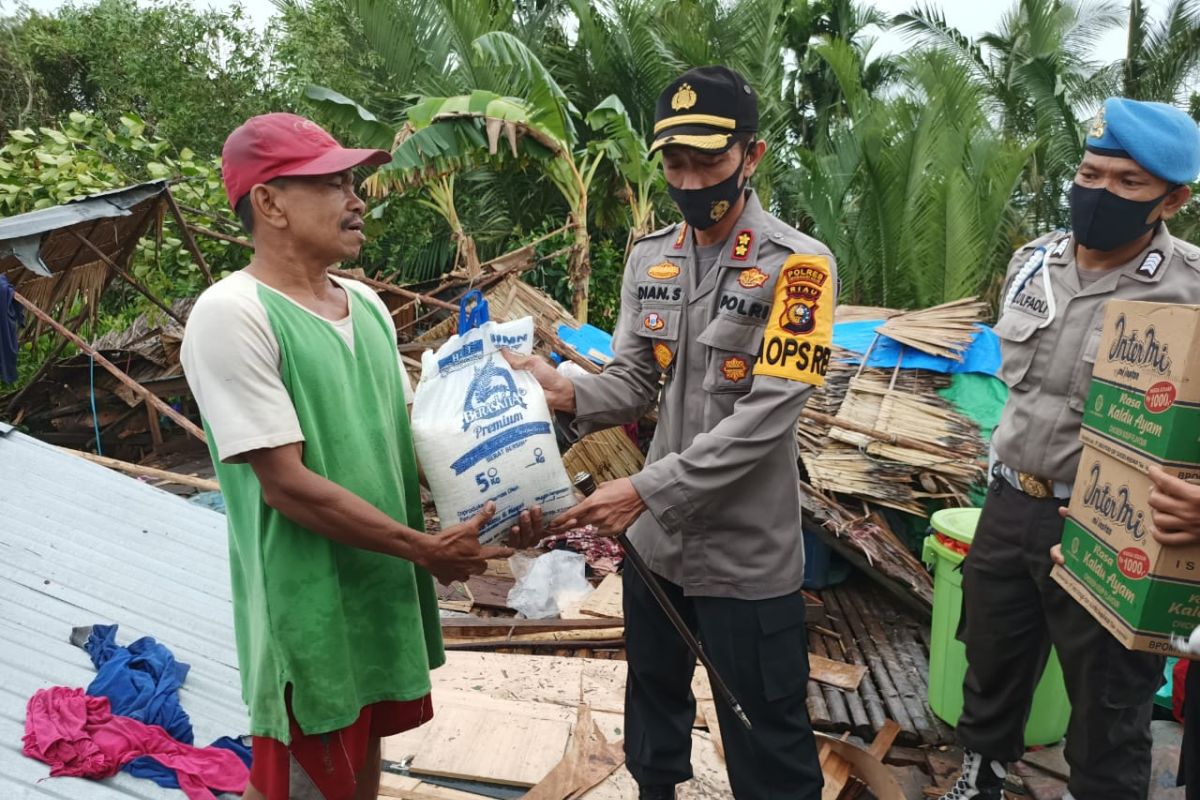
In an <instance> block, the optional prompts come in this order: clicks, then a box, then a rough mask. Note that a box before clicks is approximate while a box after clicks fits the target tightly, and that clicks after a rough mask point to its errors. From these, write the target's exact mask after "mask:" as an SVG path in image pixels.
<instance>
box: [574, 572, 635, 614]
mask: <svg viewBox="0 0 1200 800" xmlns="http://www.w3.org/2000/svg"><path fill="white" fill-rule="evenodd" d="M623 595H624V592H623V591H622V589H621V576H620V575H617V574H616V573H613V574H611V575H607V576H605V578H604V580H602V581H600V585H599V586H597V587H596V591H594V592H592V593H591V594H590V595H588V596H587V599H585V600H584V601H583V604H582V605H581V606H580V607H579V610H580V612H581V613H584V614H588V615H589V616H593V617H612V618H614V619H623V618H624V612H623V611H622V609H621V602H622V598H623Z"/></svg>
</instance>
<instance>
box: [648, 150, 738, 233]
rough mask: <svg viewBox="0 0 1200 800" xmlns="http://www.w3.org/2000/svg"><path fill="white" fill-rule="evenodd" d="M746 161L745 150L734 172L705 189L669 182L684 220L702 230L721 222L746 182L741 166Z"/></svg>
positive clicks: (668, 189)
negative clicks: (679, 185)
mask: <svg viewBox="0 0 1200 800" xmlns="http://www.w3.org/2000/svg"><path fill="white" fill-rule="evenodd" d="M745 165H746V154H745V153H743V154H742V160H741V161H740V162H738V167H737V169H735V170H734V171H733V174H732V175H730V176H729V177H728V178H726V179H725V180H723V181H721V182H720V183H714V184H713V185H712V186H705V187H704V188H703V189H677V188H676V187H674V186H672V185H671V184H669V183H668V184H667V194H669V195H671V199H672V200H674V201H675V205H677V206H679V211H680V213H682V214H683V220H684V222H686V223H687V224H688V225H691V226H692V227H693V228H695V229H696V230H700V231H702V230H705V229H707V228H711V227H712V226H713V225H716V224H717V223H718V222H720V221H721V220H722V219H723V218H724V216H725V215H726V214H727V213H729V209H731V208H733V206H734V204H735V203H736V202H737V199H738V195H740V194H741V192H742V187H743V186H744V185H745V184H744V183H743V182H742V168H743V167H744V166H745Z"/></svg>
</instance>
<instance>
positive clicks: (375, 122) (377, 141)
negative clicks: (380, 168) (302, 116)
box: [304, 85, 396, 150]
mask: <svg viewBox="0 0 1200 800" xmlns="http://www.w3.org/2000/svg"><path fill="white" fill-rule="evenodd" d="M304 99H305V100H307V101H308V102H309V103H310V104H312V106H313V107H314V108H315V109H316V110H317V113H318V115H319V116H320V117H322V118H323V119H325V120H328V121H329V122H332V123H334V124H337V125H340V126H341V127H343V128H345V129H346V130H348V131H350V133H351V134H352V135H353V136H354V138H355V140H356V141H357V142H358V143H359V144H360V145H362V146H363V147H374V148H377V149H380V150H390V149H391V147H392V140H393V139H394V138H395V136H396V131H395V129H394V128H393V127H392V126H391V125H388V124H386V123H384V122H381V121H380V120H379V118H378V117H376V116H375V115H374V114H372V113H371V112H370V111H367V110H366V109H365V108H363V107H362V106H360V105H359V104H358V103H356V102H354V101H353V100H351V99H350V98H349V97H346V96H345V95H343V94H340V93H338V92H335V91H333V90H332V89H327V88H326V87H324V86H313V85H310V86H306V87H305V89H304Z"/></svg>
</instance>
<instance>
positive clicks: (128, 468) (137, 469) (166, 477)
mask: <svg viewBox="0 0 1200 800" xmlns="http://www.w3.org/2000/svg"><path fill="white" fill-rule="evenodd" d="M55 449H56V450H59V451H61V452H63V453H67V454H68V455H72V456H75V457H76V458H82V459H83V460H84V461H91V462H92V463H93V464H99V465H100V466H102V467H108V468H109V469H114V470H116V471H117V472H124V473H125V474H126V475H137V476H139V477H144V478H156V479H158V480H160V481H165V482H166V483H175V484H178V485H180V486H191V487H193V488H195V489H201V490H203V491H206V492H219V491H221V485H220V484H219V483H217V482H216V481H210V480H208V479H207V478H197V477H196V476H195V475H181V474H180V473H178V472H168V471H167V470H165V469H155V468H154V467H144V466H142V465H141V464H130V463H129V462H128V461H120V460H119V459H116V458H109V457H108V456H98V455H96V454H95V453H87V452H84V451H83V450H72V449H71V448H69V447H56V448H55Z"/></svg>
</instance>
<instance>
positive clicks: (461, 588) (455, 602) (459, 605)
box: [434, 581, 475, 614]
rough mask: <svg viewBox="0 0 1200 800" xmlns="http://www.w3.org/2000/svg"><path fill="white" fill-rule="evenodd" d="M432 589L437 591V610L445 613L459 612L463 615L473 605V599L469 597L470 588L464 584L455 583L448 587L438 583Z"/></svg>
mask: <svg viewBox="0 0 1200 800" xmlns="http://www.w3.org/2000/svg"><path fill="white" fill-rule="evenodd" d="M434 588H435V589H436V590H437V596H438V608H441V609H444V610H446V611H461V612H463V613H464V614H465V613H466V612H468V611H470V610H471V606H473V605H474V604H475V598H473V597H472V596H471V590H470V588H468V587H467V585H466V584H464V583H459V582H458V581H455V582H454V583H452V584H450V585H449V586H447V585H446V584H444V583H439V584H436V586H435V587H434Z"/></svg>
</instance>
